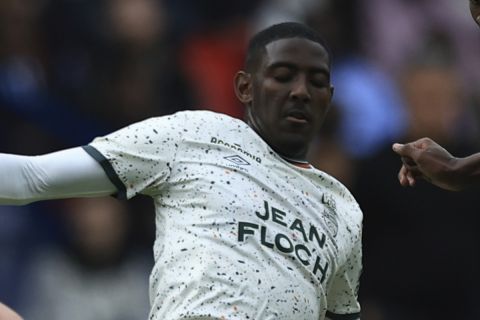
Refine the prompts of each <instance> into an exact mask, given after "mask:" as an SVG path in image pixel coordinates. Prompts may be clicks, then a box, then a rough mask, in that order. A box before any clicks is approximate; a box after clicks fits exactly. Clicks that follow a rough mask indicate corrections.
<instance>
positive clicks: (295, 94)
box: [290, 76, 311, 103]
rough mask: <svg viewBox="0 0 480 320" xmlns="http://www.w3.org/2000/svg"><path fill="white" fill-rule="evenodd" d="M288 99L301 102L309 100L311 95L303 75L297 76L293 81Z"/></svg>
mask: <svg viewBox="0 0 480 320" xmlns="http://www.w3.org/2000/svg"><path fill="white" fill-rule="evenodd" d="M290 99H292V100H294V101H301V102H303V103H307V102H310V99H311V96H310V92H309V90H308V84H307V79H306V78H305V77H304V76H299V77H298V79H296V81H294V82H293V86H292V89H291V91H290Z"/></svg>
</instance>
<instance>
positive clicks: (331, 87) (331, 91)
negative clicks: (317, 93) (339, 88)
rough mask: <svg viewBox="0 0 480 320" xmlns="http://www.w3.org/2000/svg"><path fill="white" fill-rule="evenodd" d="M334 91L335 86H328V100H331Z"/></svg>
mask: <svg viewBox="0 0 480 320" xmlns="http://www.w3.org/2000/svg"><path fill="white" fill-rule="evenodd" d="M334 92H335V87H334V86H332V85H331V86H330V100H332V98H333V93H334Z"/></svg>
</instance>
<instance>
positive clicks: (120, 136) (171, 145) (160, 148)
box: [84, 113, 185, 199]
mask: <svg viewBox="0 0 480 320" xmlns="http://www.w3.org/2000/svg"><path fill="white" fill-rule="evenodd" d="M184 125H185V115H184V114H182V113H176V114H174V115H170V116H164V117H157V118H150V119H147V120H144V121H142V122H138V123H135V124H132V125H130V126H128V127H125V128H123V129H120V130H118V131H116V132H113V133H111V134H109V135H107V136H104V137H99V138H96V139H94V140H93V141H92V142H91V143H90V144H88V145H87V146H84V149H85V151H87V152H88V153H89V154H90V155H91V156H92V157H93V158H95V159H96V160H97V161H98V162H99V163H100V164H101V165H102V167H103V169H104V171H105V172H106V173H107V175H108V177H109V178H110V180H111V181H112V182H113V184H115V186H116V187H117V189H118V191H119V192H118V195H117V196H118V197H119V198H127V199H130V198H132V197H133V196H135V195H136V194H138V193H142V194H147V195H151V194H152V193H154V192H155V191H158V190H159V189H160V188H161V186H162V183H163V182H165V181H166V180H167V179H168V177H169V175H170V171H171V165H172V163H173V162H174V159H175V154H176V151H177V149H178V146H179V143H180V142H181V140H182V133H183V128H184Z"/></svg>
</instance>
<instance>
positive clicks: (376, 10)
mask: <svg viewBox="0 0 480 320" xmlns="http://www.w3.org/2000/svg"><path fill="white" fill-rule="evenodd" d="M360 8H361V13H362V15H363V16H364V17H365V21H364V28H363V29H362V42H363V43H365V49H366V52H367V54H368V56H370V57H371V58H372V59H373V60H375V61H377V63H378V64H379V65H381V66H382V68H383V69H384V70H386V71H387V72H389V73H392V74H394V75H399V74H401V73H402V69H403V66H404V65H405V64H407V63H408V60H409V59H410V56H411V55H412V54H415V52H416V51H417V50H419V49H420V48H422V47H423V45H424V43H425V41H426V40H427V39H428V37H429V34H432V33H443V34H445V35H446V37H447V38H448V39H449V41H451V42H452V47H453V51H454V52H455V54H456V55H457V56H458V59H457V60H456V61H455V64H456V65H458V66H459V68H460V69H459V70H460V74H461V76H462V81H463V82H464V85H465V86H466V87H467V88H468V90H476V91H478V86H479V83H480V73H479V72H478V69H477V68H472V65H476V64H477V63H478V56H479V55H480V34H479V32H478V30H477V28H478V27H477V26H476V25H475V24H474V23H472V21H471V20H472V18H471V16H470V11H469V10H468V1H451V0H437V1H430V0H361V7H360ZM447 12H448V18H447V17H446V13H447Z"/></svg>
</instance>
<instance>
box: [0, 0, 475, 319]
mask: <svg viewBox="0 0 480 320" xmlns="http://www.w3.org/2000/svg"><path fill="white" fill-rule="evenodd" d="M281 21H304V22H307V23H308V24H310V25H311V26H313V27H314V28H316V29H317V30H318V31H319V32H320V33H321V34H322V35H323V36H324V37H325V38H326V39H327V41H328V42H329V43H330V45H331V49H332V52H333V84H334V85H335V87H336V92H335V97H334V108H332V112H331V113H330V116H329V119H328V120H327V123H326V125H325V127H324V130H323V131H322V132H321V133H320V134H319V136H318V141H317V142H316V144H315V148H314V150H313V151H312V153H311V161H312V162H313V163H315V164H316V165H317V166H318V167H319V168H321V169H323V170H325V171H327V172H329V173H331V174H332V175H334V176H336V177H337V178H338V179H340V180H341V181H342V182H344V183H345V184H346V185H347V186H348V187H349V188H350V189H351V190H352V192H353V193H354V195H355V196H356V197H357V199H358V201H359V203H360V205H361V206H362V208H363V210H364V214H365V221H364V225H365V229H364V274H363V277H362V285H361V289H360V296H361V302H362V305H363V309H364V311H363V319H366V320H405V319H409V320H416V319H419V320H420V319H421V320H428V319H432V320H433V319H435V320H443V319H445V320H447V319H448V320H451V319H457V320H466V319H480V308H478V303H477V301H478V300H479V299H480V290H479V289H478V288H479V287H480V277H479V276H478V275H479V272H480V259H479V258H480V239H479V238H480V232H479V230H478V229H479V228H478V226H479V225H480V224H479V218H480V210H479V207H480V201H479V199H478V190H476V191H472V192H463V193H450V192H446V191H441V190H439V189H437V188H435V187H432V186H430V185H428V184H426V183H419V185H418V186H417V187H415V188H414V189H404V188H401V187H400V186H399V185H398V183H397V180H396V175H397V170H398V168H399V166H400V161H399V159H398V158H397V157H396V156H395V155H394V154H393V153H392V152H391V151H390V145H391V143H392V142H394V141H400V142H403V141H407V140H411V139H415V138H420V137H423V136H429V137H431V138H433V139H435V140H437V141H438V142H440V143H441V144H442V145H444V146H446V147H447V149H449V150H451V151H452V152H453V153H455V154H456V155H459V156H462V155H467V154H469V153H471V152H475V151H479V150H480V144H479V142H480V141H479V139H478V137H479V124H480V30H479V29H478V28H477V27H476V25H475V24H474V22H473V20H472V19H471V17H470V14H469V11H468V1H467V0H455V1H452V0H437V1H431V0H229V1H215V0H163V1H160V0H1V1H0V152H5V153H18V154H28V155H36V154H43V153H48V152H52V151H55V150H58V149H63V148H68V147H74V146H78V145H84V144H87V143H88V142H89V141H90V140H91V139H93V138H94V137H95V136H98V135H103V134H106V133H109V132H111V131H113V130H116V129H119V128H121V127H123V126H125V125H127V124H130V123H132V122H135V121H139V120H142V119H145V118H147V117H151V116H159V115H164V114H168V113H172V112H175V111H177V110H182V109H212V110H216V111H220V112H225V113H228V114H230V115H233V116H236V117H241V116H242V112H243V109H242V107H241V106H240V105H239V104H238V103H237V102H236V101H235V98H234V95H233V90H232V76H233V74H234V72H235V71H236V70H237V69H238V68H240V67H241V65H242V59H243V55H244V48H245V44H246V41H247V39H248V37H249V36H250V35H251V34H252V32H255V31H257V30H259V29H261V28H263V27H265V26H268V25H270V24H272V23H275V22H281ZM0 183H8V181H1V182H0ZM153 218H154V216H153V208H152V204H151V203H150V201H149V200H148V199H145V198H142V197H139V198H137V199H134V200H132V201H129V202H126V203H120V202H118V201H116V200H113V199H111V198H102V199H90V200H78V199H75V200H66V201H47V202H40V203H36V204H32V205H29V206H24V207H0V301H3V302H5V303H7V304H9V305H11V306H13V307H14V308H15V309H17V310H18V311H19V312H20V313H22V314H23V315H24V316H25V317H26V319H36V320H44V319H45V320H47V319H48V320H56V319H62V320H64V319H69V320H72V319H73V320H75V319H82V320H90V319H92V320H93V319H95V320H124V319H129V320H134V319H146V318H147V314H148V273H149V270H150V268H151V266H152V249H151V247H152V242H153V239H154V234H155V231H154V220H153Z"/></svg>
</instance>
